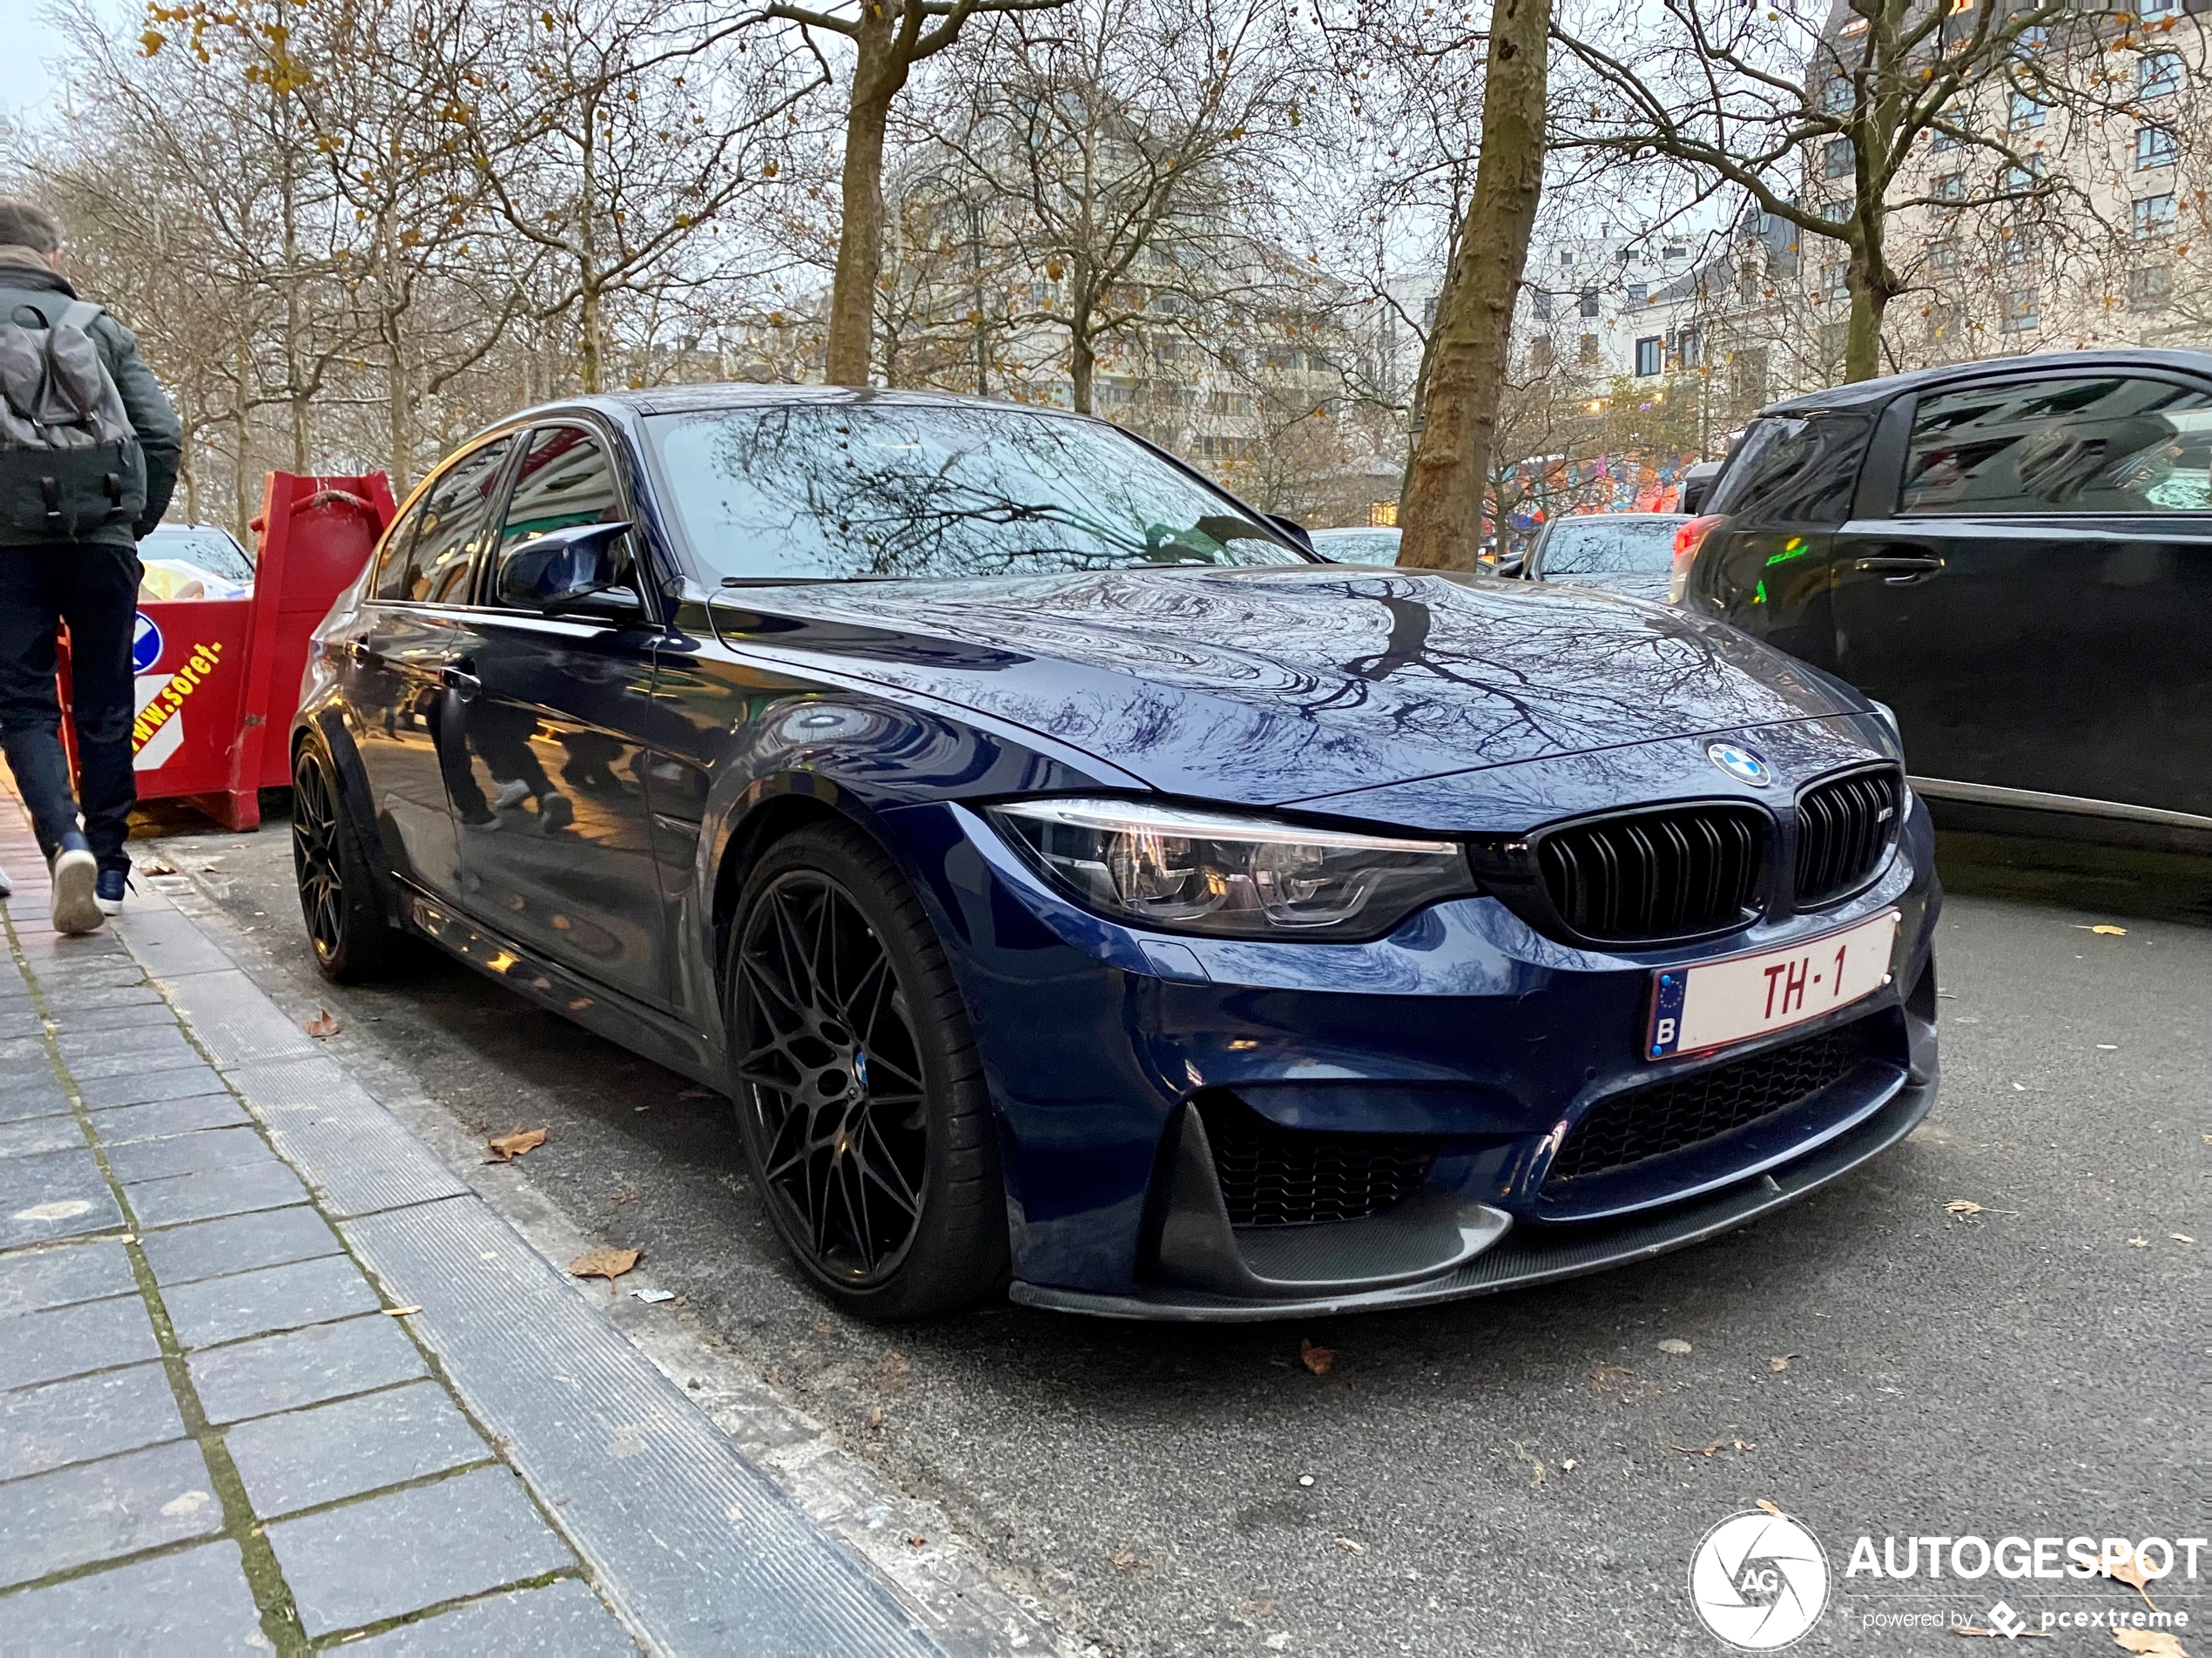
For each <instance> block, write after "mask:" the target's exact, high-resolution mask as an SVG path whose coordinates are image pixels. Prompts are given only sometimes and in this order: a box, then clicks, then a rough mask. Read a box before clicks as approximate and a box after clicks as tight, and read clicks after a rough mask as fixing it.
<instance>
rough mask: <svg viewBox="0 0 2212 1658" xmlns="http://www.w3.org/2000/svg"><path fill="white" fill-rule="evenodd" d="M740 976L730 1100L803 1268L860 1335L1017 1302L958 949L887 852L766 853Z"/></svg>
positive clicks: (733, 1010) (841, 843)
mask: <svg viewBox="0 0 2212 1658" xmlns="http://www.w3.org/2000/svg"><path fill="white" fill-rule="evenodd" d="M727 967H728V971H727V973H726V974H725V984H726V986H727V992H726V994H727V997H728V1001H727V1004H726V1010H727V1018H728V1029H729V1034H730V1055H731V1060H730V1065H731V1071H732V1076H731V1088H730V1092H731V1095H732V1098H734V1099H735V1100H736V1101H737V1107H738V1128H739V1134H740V1137H741V1138H742V1139H743V1141H744V1142H745V1161H746V1163H747V1164H748V1165H749V1166H750V1167H751V1169H752V1176H753V1180H754V1183H755V1184H756V1185H758V1186H759V1190H760V1193H761V1196H762V1199H763V1201H764V1202H765V1203H766V1204H767V1206H768V1212H769V1215H770V1217H772V1219H773V1220H774V1222H775V1224H776V1230H777V1231H778V1233H779V1235H780V1236H781V1237H782V1238H783V1241H784V1244H785V1245H786V1247H787V1248H788V1249H789V1250H791V1252H792V1257H793V1258H794V1259H795V1260H796V1261H797V1262H798V1263H799V1265H800V1266H801V1267H803V1268H804V1269H805V1270H806V1273H807V1275H808V1276H809V1277H812V1278H813V1280H814V1282H815V1283H817V1284H819V1285H821V1286H822V1288H823V1289H824V1290H826V1291H828V1292H829V1294H830V1296H831V1297H832V1298H833V1300H835V1301H836V1302H838V1303H839V1304H840V1305H842V1306H843V1307H845V1308H846V1310H847V1311H852V1312H853V1313H856V1314H858V1315H859V1316H860V1317H862V1318H870V1319H876V1320H880V1321H884V1322H897V1321H904V1320H912V1319H920V1318H938V1317H941V1316H943V1315H944V1314H947V1313H951V1312H956V1311H960V1310H961V1309H962V1308H965V1307H968V1306H972V1305H974V1304H976V1303H978V1302H981V1301H984V1300H987V1299H991V1298H995V1297H999V1296H1002V1295H1003V1294H1004V1293H1005V1289H1006V1283H1007V1277H1008V1244H1007V1226H1006V1189H1005V1185H1004V1183H1003V1181H1002V1180H1001V1176H1000V1172H999V1162H998V1141H997V1126H996V1122H995V1116H994V1115H993V1112H992V1109H991V1102H990V1096H989V1091H988V1088H986V1086H985V1084H984V1081H983V1067H982V1062H981V1058H980V1057H979V1056H978V1055H977V1053H976V1049H975V1038H974V1033H973V1031H972V1030H971V1028H969V1025H968V1011H967V1008H965V1007H964V1006H963V1005H962V1004H961V997H960V991H959V988H958V987H957V986H955V985H954V982H953V975H952V970H951V968H950V967H949V966H948V964H947V962H946V960H945V953H944V949H943V947H942V946H941V945H940V944H939V942H938V940H937V935H936V933H935V932H934V929H933V928H932V927H930V925H929V919H928V917H927V915H925V914H924V913H923V912H922V908H921V904H920V902H918V901H917V900H916V899H915V898H914V893H913V891H912V890H911V889H910V888H909V887H908V886H907V883H906V881H905V880H903V879H902V878H901V877H900V874H899V872H898V870H897V868H896V867H895V866H894V865H893V864H892V862H891V860H890V859H889V858H888V857H887V855H886V854H885V853H884V852H883V849H882V848H881V847H880V846H877V845H876V844H875V843H874V842H873V840H871V839H868V838H867V836H866V835H864V834H862V833H861V832H859V831H858V830H856V829H853V828H850V827H847V826H844V825H842V824H814V825H809V826H806V827H805V828H803V829H799V830H798V831H796V832H793V833H792V834H791V835H790V836H788V837H787V838H786V839H782V840H779V841H778V842H776V843H775V844H774V845H773V846H770V847H769V848H768V850H767V851H766V852H765V853H763V854H762V856H761V858H760V860H759V863H758V864H757V865H756V866H754V867H753V869H752V873H751V875H750V876H749V877H748V878H747V880H746V881H745V890H744V892H743V893H742V894H741V895H740V897H739V900H738V912H737V919H736V924H735V925H734V926H733V927H732V928H731V930H730V958H729V960H728V963H727ZM909 1200H911V1201H909Z"/></svg>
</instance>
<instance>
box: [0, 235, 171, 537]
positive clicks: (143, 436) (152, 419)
mask: <svg viewBox="0 0 2212 1658" xmlns="http://www.w3.org/2000/svg"><path fill="white" fill-rule="evenodd" d="M49 293H65V294H67V295H68V296H69V297H70V298H71V299H72V300H73V299H75V298H76V297H77V290H76V289H75V288H72V287H71V286H70V285H69V283H68V281H67V280H65V279H64V278H63V277H62V276H61V275H59V274H58V273H56V272H54V271H51V270H49V269H48V268H47V267H46V266H44V265H31V264H28V263H25V262H24V261H23V259H22V258H21V257H20V256H19V255H16V254H15V252H14V250H12V249H10V250H8V251H7V252H6V253H0V317H4V316H6V315H8V314H9V313H10V312H12V311H13V310H14V309H15V307H17V304H19V303H20V302H21V301H23V300H29V299H32V298H33V297H34V296H37V295H41V294H49ZM87 332H88V333H89V334H91V336H92V340H93V342H94V343H95V344H96V345H98V347H99V348H100V355H101V357H102V358H103V359H104V360H105V361H106V363H107V371H108V373H109V374H111V375H112V376H113V377H114V380H115V388H116V390H117V391H118V392H120V393H121V394H123V409H124V412H125V414H128V415H129V416H130V417H131V425H132V429H133V430H134V431H136V432H137V433H138V447H139V448H141V449H143V450H144V451H145V457H146V509H145V512H144V513H142V514H141V515H140V516H139V518H138V522H137V523H135V524H110V525H107V526H105V527H104V528H102V529H96V530H94V531H93V532H92V533H91V535H90V536H86V537H85V539H86V540H88V541H93V542H101V543H107V544H109V545H111V546H116V547H135V546H137V545H138V543H139V542H141V541H143V540H144V539H145V537H146V536H147V535H149V534H150V533H151V532H152V529H153V527H154V526H155V525H156V524H158V523H159V522H161V515H162V514H164V513H165V512H166V511H168V510H169V497H170V495H171V494H172V492H173V491H174V490H175V489H176V487H177V457H178V455H179V454H180V453H181V452H182V449H183V439H184V428H183V427H182V426H180V425H179V423H178V421H177V411H176V410H175V409H173V408H171V407H170V406H169V400H168V398H167V397H165V396H164V395H163V394H162V390H161V383H160V382H159V381H157V380H156V379H154V377H153V370H152V369H151V368H149V367H146V360H145V358H144V357H141V356H140V355H139V354H138V337H137V336H136V335H135V334H132V332H131V331H130V330H129V329H128V328H126V327H124V326H123V325H122V324H121V323H120V322H118V321H117V320H115V319H114V318H113V317H111V316H110V315H108V314H107V313H105V311H104V312H102V313H100V314H99V316H98V318H97V319H96V320H94V321H93V324H92V326H91V328H90V329H89V330H87ZM39 539H40V538H39V537H38V536H33V535H28V534H25V533H24V532H23V531H21V530H17V529H12V528H10V526H9V525H7V524H5V523H0V547H20V546H28V545H32V544H35V543H37V542H38V541H39Z"/></svg>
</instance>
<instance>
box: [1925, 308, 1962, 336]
mask: <svg viewBox="0 0 2212 1658" xmlns="http://www.w3.org/2000/svg"><path fill="white" fill-rule="evenodd" d="M1958 336H1959V307H1957V306H1955V305H1937V306H1931V307H1928V337H1929V338H1930V339H1932V340H1955V339H1957V338H1958Z"/></svg>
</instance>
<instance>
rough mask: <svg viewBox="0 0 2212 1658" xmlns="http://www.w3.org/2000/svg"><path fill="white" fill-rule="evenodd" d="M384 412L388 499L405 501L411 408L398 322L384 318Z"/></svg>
mask: <svg viewBox="0 0 2212 1658" xmlns="http://www.w3.org/2000/svg"><path fill="white" fill-rule="evenodd" d="M384 413H385V418H386V421H387V422H388V437H389V438H390V441H391V446H392V453H391V459H390V461H389V462H388V464H389V465H390V467H391V468H392V498H393V499H394V500H395V501H404V500H406V499H407V492H408V489H409V488H410V487H411V486H412V484H413V482H414V470H415V407H414V404H413V402H412V401H410V400H409V398H408V383H407V352H406V349H405V347H403V346H402V345H401V342H400V323H399V319H398V318H397V317H395V316H393V315H391V314H390V313H386V315H385V319H384Z"/></svg>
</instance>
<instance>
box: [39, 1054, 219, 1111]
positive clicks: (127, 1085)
mask: <svg viewBox="0 0 2212 1658" xmlns="http://www.w3.org/2000/svg"><path fill="white" fill-rule="evenodd" d="M77 1091H78V1094H80V1095H83V1096H84V1109H86V1110H87V1111H108V1110H112V1109H115V1108H116V1107H118V1106H124V1105H151V1104H152V1103H153V1102H155V1101H157V1100H186V1099H190V1098H192V1096H193V1095H199V1094H224V1093H227V1092H229V1090H228V1089H226V1088H224V1086H223V1079H222V1078H221V1077H220V1076H218V1075H216V1074H215V1068H214V1067H213V1066H212V1065H179V1066H178V1067H177V1068H175V1069H174V1070H167V1071H149V1072H147V1073H146V1074H145V1075H144V1076H105V1077H98V1078H95V1079H94V1080H93V1081H91V1082H86V1081H85V1080H84V1078H83V1077H81V1076H80V1077H78V1079H77Z"/></svg>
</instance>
